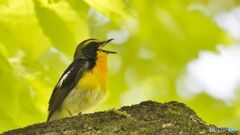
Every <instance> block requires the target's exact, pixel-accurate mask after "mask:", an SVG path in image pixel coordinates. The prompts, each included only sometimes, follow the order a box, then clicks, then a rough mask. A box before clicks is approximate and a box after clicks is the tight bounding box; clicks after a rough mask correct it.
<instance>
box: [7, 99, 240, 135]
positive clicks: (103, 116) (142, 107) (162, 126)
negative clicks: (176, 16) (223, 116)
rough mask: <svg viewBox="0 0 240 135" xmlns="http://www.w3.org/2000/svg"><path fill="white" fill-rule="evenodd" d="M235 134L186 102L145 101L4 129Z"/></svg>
mask: <svg viewBox="0 0 240 135" xmlns="http://www.w3.org/2000/svg"><path fill="white" fill-rule="evenodd" d="M212 133H213V134H224V135H225V134H236V135H237V133H229V132H227V131H226V129H225V130H224V129H221V130H218V128H217V127H216V126H214V125H206V123H205V122H204V121H202V120H201V118H199V117H198V116H197V115H196V113H195V112H194V111H193V110H192V109H191V108H189V107H187V106H186V105H185V104H183V103H178V102H176V101H171V102H168V103H158V102H153V101H145V102H142V103H140V104H137V105H133V106H125V107H122V108H120V109H118V110H110V111H104V112H96V113H93V114H84V115H79V116H75V117H71V118H64V119H61V120H56V121H51V122H45V123H40V124H34V125H30V126H27V127H25V128H22V129H15V130H12V131H8V132H5V133H3V134H5V135H27V134H31V135H32V134H51V135H52V134H68V135H69V134H70V135H71V134H81V135H95V134H99V135H106V134H111V135H123V134H134V135H143V134H174V135H175V134H176V135H177V134H212Z"/></svg>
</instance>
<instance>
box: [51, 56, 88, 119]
mask: <svg viewBox="0 0 240 135" xmlns="http://www.w3.org/2000/svg"><path fill="white" fill-rule="evenodd" d="M87 70H88V62H87V61H86V60H78V61H73V62H72V63H71V64H70V65H69V66H68V68H67V69H66V70H65V71H64V73H63V74H62V76H61V78H60V79H59V81H58V83H57V85H56V86H55V88H54V90H53V93H52V95H51V98H50V100H49V107H48V111H49V113H48V119H47V121H48V120H49V119H50V118H51V115H52V114H53V113H54V111H56V110H57V109H58V108H59V107H60V106H61V104H62V102H63V100H64V99H65V98H66V97H67V95H68V94H69V93H70V91H71V90H72V89H73V88H74V87H75V86H76V84H77V83H78V81H79V80H80V78H81V76H82V75H83V73H84V72H85V71H87Z"/></svg>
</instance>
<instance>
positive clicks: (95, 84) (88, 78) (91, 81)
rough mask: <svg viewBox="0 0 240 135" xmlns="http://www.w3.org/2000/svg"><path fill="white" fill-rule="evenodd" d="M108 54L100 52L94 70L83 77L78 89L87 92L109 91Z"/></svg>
mask: <svg viewBox="0 0 240 135" xmlns="http://www.w3.org/2000/svg"><path fill="white" fill-rule="evenodd" d="M107 55H108V54H107V53H104V52H100V51H98V54H97V60H96V64H95V66H94V68H93V69H92V70H91V71H90V72H87V73H85V74H84V75H83V77H82V79H81V80H80V81H79V83H78V88H80V89H85V90H101V91H104V92H106V90H107V75H108V73H107Z"/></svg>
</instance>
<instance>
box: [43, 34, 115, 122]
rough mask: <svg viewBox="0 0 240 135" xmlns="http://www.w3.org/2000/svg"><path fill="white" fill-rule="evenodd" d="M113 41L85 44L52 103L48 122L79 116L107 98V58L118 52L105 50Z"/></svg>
mask: <svg viewBox="0 0 240 135" xmlns="http://www.w3.org/2000/svg"><path fill="white" fill-rule="evenodd" d="M112 40H113V39H109V40H106V41H99V40H97V39H87V40H85V41H83V42H81V43H80V44H79V45H78V46H77V48H76V50H75V54H74V58H73V61H72V63H71V64H70V65H69V66H68V68H67V69H66V70H65V71H64V73H63V74H62V76H61V78H60V79H59V81H58V83H57V84H56V86H55V88H54V90H53V92H52V95H51V98H50V100H49V107H48V111H49V113H48V118H47V121H51V120H55V119H60V118H64V117H70V116H74V115H78V114H80V113H82V112H84V111H86V110H88V109H90V108H92V107H94V106H96V105H97V104H99V103H101V102H102V101H103V100H104V99H105V97H106V96H107V72H108V68H107V56H108V54H113V53H116V52H113V51H109V50H104V49H103V47H104V46H105V45H106V44H108V43H109V42H110V41H112Z"/></svg>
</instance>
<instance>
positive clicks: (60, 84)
mask: <svg viewBox="0 0 240 135" xmlns="http://www.w3.org/2000/svg"><path fill="white" fill-rule="evenodd" d="M71 71H72V68H71V69H70V70H69V71H68V72H67V73H66V74H65V75H64V76H63V77H62V79H61V80H60V81H59V83H58V85H57V86H58V87H61V86H62V83H63V81H64V80H65V79H66V78H67V77H68V75H69V74H70V72H71Z"/></svg>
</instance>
